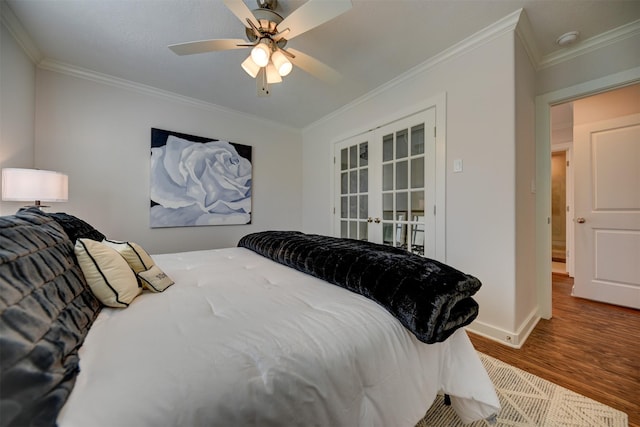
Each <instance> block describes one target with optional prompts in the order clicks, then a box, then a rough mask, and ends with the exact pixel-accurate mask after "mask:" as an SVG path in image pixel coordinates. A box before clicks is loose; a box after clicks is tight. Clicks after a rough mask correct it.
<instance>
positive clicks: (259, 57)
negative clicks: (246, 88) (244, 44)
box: [251, 42, 271, 67]
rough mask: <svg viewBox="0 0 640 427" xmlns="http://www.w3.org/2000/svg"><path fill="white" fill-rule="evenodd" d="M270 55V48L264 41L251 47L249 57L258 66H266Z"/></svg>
mask: <svg viewBox="0 0 640 427" xmlns="http://www.w3.org/2000/svg"><path fill="white" fill-rule="evenodd" d="M270 56H271V48H270V47H269V45H268V44H267V43H266V42H265V43H258V44H257V45H256V46H255V47H254V48H253V49H251V58H252V59H253V62H255V63H256V65H257V66H258V67H266V66H267V64H268V63H269V57H270Z"/></svg>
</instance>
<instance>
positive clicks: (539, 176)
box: [535, 67, 640, 319]
mask: <svg viewBox="0 0 640 427" xmlns="http://www.w3.org/2000/svg"><path fill="white" fill-rule="evenodd" d="M639 81H640V67H636V68H632V69H629V70H626V71H622V72H619V73H615V74H611V75H608V76H605V77H601V78H598V79H595V80H591V81H588V82H584V83H580V84H577V85H574V86H570V87H566V88H563V89H559V90H556V91H553V92H549V93H545V94H542V95H538V96H536V101H535V103H536V188H537V191H536V287H537V294H538V315H539V316H540V317H542V318H543V319H550V318H551V317H552V301H551V225H550V221H551V106H552V105H555V104H561V103H564V102H568V101H572V100H575V99H578V98H583V97H586V96H589V95H595V94H597V93H601V92H606V91H609V90H611V89H615V88H619V87H623V86H627V85H630V84H634V83H638V82H639Z"/></svg>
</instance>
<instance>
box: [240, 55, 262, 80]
mask: <svg viewBox="0 0 640 427" xmlns="http://www.w3.org/2000/svg"><path fill="white" fill-rule="evenodd" d="M242 69H243V70H245V71H246V72H247V74H249V75H250V76H251V77H253V78H254V79H255V78H256V76H257V75H258V72H259V71H260V67H259V66H258V64H256V63H255V62H253V58H251V55H249V57H248V58H247V59H245V60H244V62H243V63H242Z"/></svg>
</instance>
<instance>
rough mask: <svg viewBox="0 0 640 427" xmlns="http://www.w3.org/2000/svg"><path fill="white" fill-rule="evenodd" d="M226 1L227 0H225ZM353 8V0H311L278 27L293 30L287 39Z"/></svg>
mask: <svg viewBox="0 0 640 427" xmlns="http://www.w3.org/2000/svg"><path fill="white" fill-rule="evenodd" d="M225 1H226V0H225ZM349 9H351V0H330V1H327V0H309V1H308V2H306V3H305V4H303V5H302V6H300V7H299V8H297V9H296V10H294V11H293V12H292V13H291V14H290V15H289V16H287V17H286V18H284V20H283V21H282V22H281V23H280V24H278V29H280V30H285V29H286V28H289V29H290V30H291V31H290V32H289V34H287V40H291V39H292V38H294V37H296V36H299V35H300V34H302V33H304V32H307V31H309V30H310V29H312V28H315V27H317V26H318V25H321V24H324V23H325V22H327V21H330V20H332V19H333V18H335V17H336V16H338V15H341V14H343V13H345V12H346V11H347V10H349Z"/></svg>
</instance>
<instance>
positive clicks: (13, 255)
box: [0, 210, 101, 427]
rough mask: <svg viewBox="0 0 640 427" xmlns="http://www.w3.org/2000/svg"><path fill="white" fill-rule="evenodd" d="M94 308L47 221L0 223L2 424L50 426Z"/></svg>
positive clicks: (27, 218) (30, 218) (29, 218)
mask: <svg viewBox="0 0 640 427" xmlns="http://www.w3.org/2000/svg"><path fill="white" fill-rule="evenodd" d="M100 307H101V305H100V303H99V301H98V300H97V299H96V298H95V297H94V296H93V294H92V293H91V291H90V290H89V288H88V287H87V285H86V282H85V279H84V276H83V275H82V271H81V270H80V267H79V266H78V264H77V262H76V260H75V255H74V252H73V243H72V241H71V240H70V238H69V236H68V235H67V233H66V232H65V230H64V229H63V227H62V226H61V225H60V224H59V223H58V222H57V221H56V220H55V219H54V218H53V217H52V216H49V215H47V214H44V213H42V212H39V211H37V210H24V211H20V212H18V213H17V214H16V215H12V216H5V217H0V366H1V367H2V370H1V371H0V425H1V426H21V427H22V426H49V425H55V420H56V417H57V414H58V412H59V411H60V409H61V408H62V405H63V404H64V402H65V401H66V399H67V397H68V395H69V393H70V392H71V389H72V387H73V384H74V382H75V378H76V375H77V373H78V371H79V366H78V354H77V351H78V348H79V347H80V345H81V344H82V342H83V340H84V338H85V336H86V334H87V332H88V330H89V327H90V326H91V324H92V323H93V321H94V320H95V318H96V316H97V315H98V312H99V311H100Z"/></svg>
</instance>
